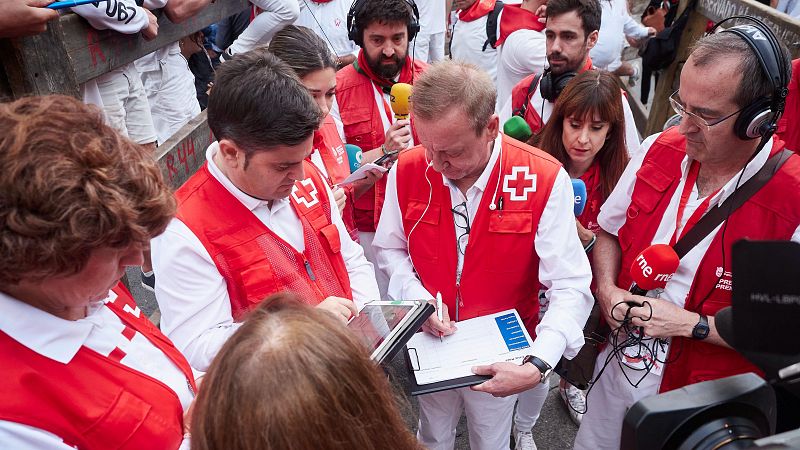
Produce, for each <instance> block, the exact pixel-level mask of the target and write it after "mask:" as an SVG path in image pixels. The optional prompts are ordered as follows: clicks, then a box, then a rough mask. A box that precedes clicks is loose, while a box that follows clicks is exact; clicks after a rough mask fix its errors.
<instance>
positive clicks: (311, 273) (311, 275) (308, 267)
mask: <svg viewBox="0 0 800 450" xmlns="http://www.w3.org/2000/svg"><path fill="white" fill-rule="evenodd" d="M303 265H305V266H306V273H307V274H308V278H310V279H311V281H316V280H317V277H316V275H314V271H313V270H312V269H311V263H310V262H308V260H307V259H305V258H303Z"/></svg>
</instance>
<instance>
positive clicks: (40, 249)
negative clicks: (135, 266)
mask: <svg viewBox="0 0 800 450" xmlns="http://www.w3.org/2000/svg"><path fill="white" fill-rule="evenodd" d="M0 167H2V171H0V267H2V268H3V270H2V271H0V283H12V284H15V283H18V282H19V281H21V280H23V279H24V280H28V281H36V280H41V279H44V278H46V277H51V276H62V275H63V276H68V275H73V274H75V273H78V272H80V271H81V270H82V269H83V268H84V267H85V265H86V263H87V261H88V259H89V256H90V253H91V252H92V251H93V250H95V249H98V248H102V247H115V248H122V247H126V246H128V245H131V244H133V243H141V244H146V243H147V242H148V241H149V240H150V239H151V238H152V237H154V236H156V235H158V234H160V233H161V232H163V231H164V229H165V228H166V227H167V224H168V223H169V221H170V219H171V218H172V215H173V213H174V211H175V200H174V199H173V197H172V193H171V192H170V189H169V187H167V185H166V184H165V182H164V179H163V177H162V174H161V171H160V170H159V168H158V166H157V165H156V162H155V161H154V160H153V155H152V152H150V151H148V150H146V149H145V148H143V147H141V146H139V145H137V144H135V143H134V142H132V141H131V140H130V139H128V138H126V137H123V136H121V135H120V134H118V133H117V132H116V131H115V130H113V129H112V128H111V127H109V126H107V125H106V124H105V123H104V122H103V116H102V114H101V112H100V110H98V109H97V108H95V107H92V106H88V105H84V104H83V103H81V102H80V101H78V100H76V99H74V98H72V97H65V96H60V95H51V96H46V97H30V98H24V99H21V100H17V101H15V102H12V103H4V104H0Z"/></svg>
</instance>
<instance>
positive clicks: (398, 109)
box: [389, 83, 413, 116]
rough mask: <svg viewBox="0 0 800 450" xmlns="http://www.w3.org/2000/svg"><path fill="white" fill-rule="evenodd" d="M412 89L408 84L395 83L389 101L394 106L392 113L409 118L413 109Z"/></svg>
mask: <svg viewBox="0 0 800 450" xmlns="http://www.w3.org/2000/svg"><path fill="white" fill-rule="evenodd" d="M412 89H413V88H412V87H411V85H410V84H408V83H395V84H393V85H392V90H391V91H390V92H389V101H390V103H391V104H392V112H394V114H395V115H397V116H407V115H408V112H409V110H410V109H411V105H410V103H411V91H412Z"/></svg>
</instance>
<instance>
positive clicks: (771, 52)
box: [709, 16, 789, 139]
mask: <svg viewBox="0 0 800 450" xmlns="http://www.w3.org/2000/svg"><path fill="white" fill-rule="evenodd" d="M734 19H743V20H747V21H749V22H751V24H745V25H735V26H733V27H731V28H728V29H725V30H722V31H721V32H722V33H733V34H735V35H736V36H739V38H741V39H742V40H743V41H745V43H747V45H748V47H750V49H751V50H753V53H755V55H756V58H757V59H758V62H759V65H760V66H761V70H762V71H763V73H764V74H765V75H766V76H767V78H769V81H770V84H771V85H772V95H771V97H770V98H769V99H758V100H756V101H755V102H754V103H752V104H751V105H747V106H746V107H745V109H744V110H743V111H742V113H741V115H740V117H739V118H737V120H736V126H735V131H736V134H737V135H738V136H739V137H740V138H742V139H753V138H757V137H764V136H767V135H768V134H771V133H772V132H774V131H775V128H776V127H777V122H778V119H779V118H780V116H781V114H782V113H783V109H784V107H785V104H786V96H787V95H788V93H789V90H788V88H787V84H788V83H789V79H788V74H787V66H786V64H787V62H786V58H785V56H784V54H783V51H782V50H781V44H780V42H779V41H778V38H777V37H776V36H775V34H774V33H773V32H772V30H771V29H770V28H769V27H768V26H767V25H766V24H765V23H764V22H763V21H761V20H759V19H758V18H755V17H750V16H731V17H728V18H726V19H723V20H721V21H719V22H717V23H716V24H715V25H714V27H713V28H711V30H710V31H709V34H711V33H713V32H714V31H715V30H717V28H719V27H720V25H722V24H724V23H726V22H729V21H731V20H734ZM767 113H768V114H767Z"/></svg>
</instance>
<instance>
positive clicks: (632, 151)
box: [498, 80, 641, 156]
mask: <svg viewBox="0 0 800 450" xmlns="http://www.w3.org/2000/svg"><path fill="white" fill-rule="evenodd" d="M534 81H535V80H534ZM620 95H621V96H622V113H623V115H624V116H625V147H626V148H627V149H628V155H631V156H633V155H637V154H639V152H640V148H641V144H640V143H639V131H637V129H636V121H635V120H634V119H633V112H632V111H631V107H630V105H629V104H628V99H627V98H626V97H625V94H620ZM498 101H500V97H498ZM511 103H512V102H511V92H510V91H509V93H508V96H507V97H506V99H505V102H504V104H503V107H502V108H500V111H499V112H498V115H499V116H500V123H501V124H504V123H506V121H507V120H508V119H510V118H511V116H512V114H513V107H512V104H511ZM553 105H554V104H553V103H552V102H549V101H547V100H545V99H544V98H542V91H541V83H540V84H539V85H538V86H536V90H534V91H533V95H532V96H531V101H530V104H529V105H528V108H531V107H536V113H537V114H538V115H539V117H541V118H542V124H546V123H547V121H548V120H549V119H550V114H552V113H553Z"/></svg>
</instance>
